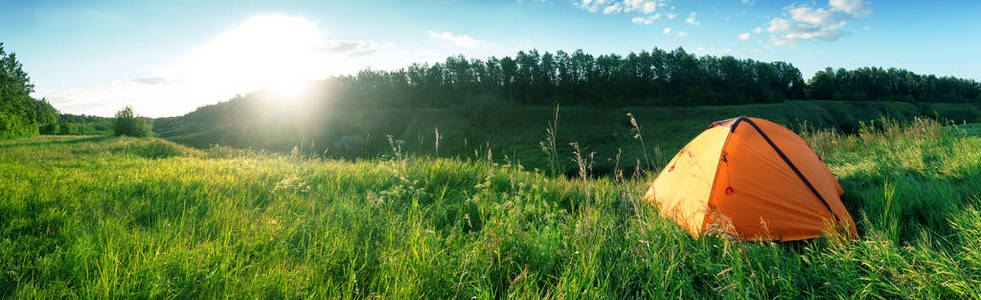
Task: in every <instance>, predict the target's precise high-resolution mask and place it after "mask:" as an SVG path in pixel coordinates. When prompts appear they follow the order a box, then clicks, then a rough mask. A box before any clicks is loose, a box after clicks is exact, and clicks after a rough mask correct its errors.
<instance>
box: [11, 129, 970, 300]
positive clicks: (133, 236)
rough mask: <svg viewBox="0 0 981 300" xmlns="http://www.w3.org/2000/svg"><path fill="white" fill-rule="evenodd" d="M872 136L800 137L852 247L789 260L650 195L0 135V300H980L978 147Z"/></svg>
mask: <svg viewBox="0 0 981 300" xmlns="http://www.w3.org/2000/svg"><path fill="white" fill-rule="evenodd" d="M881 127H884V128H886V130H875V129H874V128H875V127H871V126H870V127H865V128H862V129H861V130H860V131H861V132H862V133H861V134H859V135H852V136H841V135H837V134H834V133H829V132H825V131H818V132H810V133H806V134H804V136H805V137H806V138H807V139H808V140H809V141H810V142H811V144H812V145H813V146H814V147H815V148H816V149H817V151H819V152H820V153H821V155H822V156H823V157H824V158H825V160H826V161H827V162H828V163H829V165H830V167H831V169H832V170H833V171H834V173H835V174H836V175H838V176H839V178H840V180H841V183H842V185H843V186H844V187H845V189H846V190H847V193H846V194H845V202H846V203H847V205H848V206H849V207H850V209H851V211H852V213H853V215H854V216H855V217H856V221H858V223H859V226H860V231H861V233H862V239H861V240H854V241H852V240H844V239H841V238H839V237H836V236H832V237H830V238H827V239H820V240H816V241H812V242H805V243H796V244H774V243H738V242H730V241H726V240H721V239H717V238H711V237H710V238H704V239H701V240H693V239H691V238H690V237H689V236H688V235H687V234H685V233H684V232H683V231H682V230H681V229H680V228H679V227H678V226H676V225H675V224H674V223H672V222H670V221H667V220H665V219H664V218H662V217H660V216H658V214H657V212H656V210H655V209H654V208H653V207H652V206H651V205H648V204H646V203H643V202H642V201H640V200H639V199H638V197H639V195H640V194H641V193H642V191H643V184H642V183H643V182H644V181H645V180H647V179H638V180H636V181H627V182H613V181H611V180H610V179H589V180H568V179H561V178H560V179H555V178H550V177H546V176H544V175H542V174H538V173H532V172H527V171H523V170H520V168H518V167H513V166H508V165H494V164H489V163H486V162H483V161H461V160H456V159H428V158H416V159H409V160H407V161H404V162H401V161H379V160H369V161H354V162H344V161H333V160H331V161H320V160H307V159H301V158H296V157H273V156H268V155H255V154H250V153H248V152H241V151H238V152H239V153H235V152H236V151H233V150H229V149H217V151H213V152H210V153H202V152H200V151H195V150H190V149H186V148H183V147H180V146H177V145H174V144H172V143H167V142H162V141H160V140H153V139H148V140H146V139H145V140H137V139H130V138H104V137H38V138H30V139H20V140H12V141H0V170H3V172H0V195H2V198H0V297H5V296H42V297H63V296H70V295H73V296H81V297H99V298H102V297H104V296H110V295H113V296H150V297H188V296H190V297H193V296H208V295H230V296H233V297H235V296H237V297H250V298H251V297H269V296H301V295H309V296H315V297H322V296H353V297H365V296H368V295H382V296H385V297H390V298H414V297H421V296H427V297H436V298H448V297H458V298H464V297H466V298H469V297H471V296H476V297H478V298H491V297H503V296H518V297H528V298H537V297H541V296H550V297H562V296H579V295H584V296H585V297H599V298H606V297H608V298H624V297H639V296H645V295H646V296H660V297H664V298H666V297H672V298H677V297H682V298H696V297H698V298H701V297H733V298H741V297H746V298H772V297H778V296H780V297H787V298H800V297H808V296H831V297H850V296H870V297H875V296H887V297H888V296H909V297H914V298H970V297H977V296H976V295H979V292H981V291H979V290H978V289H979V286H981V250H979V249H981V214H979V212H978V211H977V210H976V209H975V206H976V205H978V204H979V202H981V138H977V137H971V136H968V135H967V134H965V133H964V132H963V131H959V130H954V129H950V128H944V127H941V126H938V125H936V124H932V123H928V122H920V123H916V124H914V125H913V126H910V127H907V128H905V129H899V128H898V127H897V126H894V125H889V124H887V125H886V126H881ZM972 128H976V126H975V127H972ZM886 191H891V192H886ZM889 195H891V196H889ZM889 199H891V200H889ZM886 203H890V204H889V205H886ZM971 295H975V296H971Z"/></svg>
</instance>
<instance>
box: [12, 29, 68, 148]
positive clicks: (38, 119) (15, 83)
mask: <svg viewBox="0 0 981 300" xmlns="http://www.w3.org/2000/svg"><path fill="white" fill-rule="evenodd" d="M32 92H34V85H33V84H31V78H30V76H28V75H27V72H24V69H23V66H22V65H21V64H20V62H18V61H17V56H16V55H15V54H14V53H7V52H6V51H5V50H4V48H3V43H0V138H11V137H22V136H34V135H38V134H42V133H43V134H52V133H55V131H56V130H57V129H58V111H57V110H55V108H54V107H52V106H51V104H49V103H48V102H47V101H45V100H44V99H41V100H37V99H34V98H31V93H32Z"/></svg>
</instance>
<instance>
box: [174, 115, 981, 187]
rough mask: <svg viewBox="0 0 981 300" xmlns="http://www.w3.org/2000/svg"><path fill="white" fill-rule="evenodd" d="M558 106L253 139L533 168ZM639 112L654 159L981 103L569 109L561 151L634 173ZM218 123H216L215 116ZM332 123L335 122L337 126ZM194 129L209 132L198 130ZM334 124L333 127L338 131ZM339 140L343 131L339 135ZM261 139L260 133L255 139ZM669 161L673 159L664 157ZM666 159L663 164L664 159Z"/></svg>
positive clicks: (192, 134)
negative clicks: (725, 135)
mask: <svg viewBox="0 0 981 300" xmlns="http://www.w3.org/2000/svg"><path fill="white" fill-rule="evenodd" d="M552 110H553V108H552V107H545V106H532V107H529V106H507V105H499V106H490V107H478V108H477V109H476V110H475V109H473V108H469V107H462V108H451V109H403V108H400V109H392V110H382V111H352V112H345V113H343V114H339V115H338V116H333V118H334V119H335V120H336V122H337V123H336V124H335V125H334V126H333V127H340V128H344V129H336V130H335V131H339V132H338V133H336V135H337V136H347V137H357V139H363V140H364V143H363V144H362V143H353V144H345V143H342V142H337V140H333V141H328V142H326V143H325V142H324V138H318V139H313V140H305V142H303V143H298V142H296V141H282V140H281V139H280V138H281V137H282V136H283V135H280V134H277V135H275V136H276V140H277V142H274V143H273V144H270V145H252V146H257V147H265V148H269V149H272V150H278V151H289V150H290V149H291V148H292V147H293V146H294V145H297V144H300V147H305V148H304V150H310V149H311V147H310V146H309V143H310V142H313V144H314V145H313V147H312V148H313V150H311V151H312V152H316V153H318V154H319V153H323V151H324V149H325V148H327V150H329V151H328V154H331V155H332V156H335V157H337V156H341V157H351V156H352V153H353V154H361V155H362V157H378V156H380V155H391V154H392V152H391V147H389V145H388V142H387V140H386V135H393V136H394V137H395V138H397V139H401V140H403V141H404V142H405V143H404V144H403V145H402V147H403V149H404V150H405V151H406V152H409V153H415V154H432V153H433V152H434V149H435V147H434V146H435V145H434V141H435V129H436V128H437V127H438V128H439V131H440V133H441V134H442V135H443V138H442V140H441V142H440V154H441V155H442V156H457V157H470V158H475V157H480V158H486V157H487V152H488V148H490V150H491V152H492V154H493V157H494V158H495V161H498V162H502V163H503V162H505V159H504V158H505V157H504V156H505V155H507V156H508V157H507V158H508V159H509V160H511V161H520V162H521V163H522V165H524V166H526V167H528V169H535V168H538V169H546V168H547V166H548V162H547V161H546V160H544V156H543V155H542V151H541V150H540V147H539V145H538V141H541V140H542V139H543V137H544V135H545V126H546V123H547V122H549V121H550V120H551V116H552ZM628 112H630V113H633V114H634V115H635V116H636V118H637V121H638V122H639V123H640V126H641V128H642V134H643V135H644V138H645V139H646V140H645V142H646V146H647V150H648V152H649V154H648V157H649V158H650V159H651V160H654V161H656V160H657V157H658V156H657V151H658V150H659V151H661V152H663V153H675V152H677V150H678V149H680V148H681V147H682V146H684V144H685V143H687V142H688V140H689V139H690V138H691V137H692V136H694V135H696V134H698V133H699V132H700V131H701V130H702V129H704V128H706V127H707V126H708V125H709V124H710V123H712V122H714V121H717V120H722V119H728V118H731V117H735V116H739V115H747V116H755V117H762V118H766V119H770V120H773V121H776V122H780V123H783V124H791V125H793V124H796V123H799V122H807V123H809V124H812V125H817V126H821V127H834V128H841V129H844V130H846V131H849V132H851V131H854V130H855V129H857V128H858V126H859V123H860V122H861V121H867V120H873V119H876V118H879V117H881V116H884V115H890V116H893V117H896V118H899V119H912V117H913V116H917V115H934V114H938V115H940V116H943V117H945V118H947V119H952V120H956V121H957V122H960V121H961V120H966V121H967V122H978V121H981V119H979V118H981V105H977V104H947V103H939V104H913V103H906V102H844V101H788V102H785V103H776V104H751V105H736V106H699V107H627V108H617V107H562V108H561V113H560V114H561V120H560V126H559V132H558V143H557V145H558V146H559V147H558V148H559V149H558V150H559V153H560V154H562V155H563V156H566V157H568V156H569V155H570V153H571V151H572V149H571V147H569V146H568V143H570V142H577V143H579V144H580V145H581V146H583V147H584V148H585V151H586V153H587V154H588V153H590V152H596V157H595V160H596V161H595V166H594V169H595V172H596V173H600V174H608V173H612V171H613V169H614V167H615V166H616V165H617V162H616V155H617V152H618V149H619V150H622V154H621V162H620V164H619V165H620V166H621V169H626V170H632V169H634V167H635V166H636V164H637V161H638V160H641V161H645V160H646V159H645V157H644V155H643V152H642V151H641V149H642V148H641V146H640V144H639V143H638V141H637V140H635V139H634V138H633V135H634V134H633V133H632V132H631V130H630V124H629V122H628V119H627V117H626V113H628ZM210 121H214V120H210ZM328 127H331V126H328ZM193 128H208V129H207V130H193ZM236 128H237V126H234V125H233V126H229V124H184V125H183V127H174V128H164V127H158V128H155V130H157V133H158V134H159V135H161V136H162V137H164V138H166V139H168V140H173V141H176V142H179V143H182V144H188V145H191V146H196V147H205V148H206V147H208V145H210V144H216V143H218V144H230V145H233V146H240V147H245V146H250V145H248V144H245V143H236V142H235V140H234V139H226V138H225V137H222V133H223V132H227V133H235V132H239V130H238V129H236ZM332 130H334V129H332ZM335 138H336V137H335ZM248 140H249V141H253V140H254V139H251V138H250V139H248ZM660 157H661V159H662V160H666V159H670V155H667V154H665V155H662V156H660ZM662 162H663V161H662ZM558 163H560V164H561V165H562V166H561V167H562V169H564V170H565V171H566V173H569V174H573V173H575V169H576V167H575V164H574V163H572V162H570V161H569V160H566V159H562V160H560V161H559V162H558Z"/></svg>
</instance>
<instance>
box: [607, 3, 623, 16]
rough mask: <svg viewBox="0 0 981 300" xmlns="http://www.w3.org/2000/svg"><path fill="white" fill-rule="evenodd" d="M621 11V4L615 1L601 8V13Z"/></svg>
mask: <svg viewBox="0 0 981 300" xmlns="http://www.w3.org/2000/svg"><path fill="white" fill-rule="evenodd" d="M621 11H623V6H621V5H620V3H615V4H613V5H610V6H607V7H606V8H604V9H603V14H606V15H609V14H617V13H620V12H621Z"/></svg>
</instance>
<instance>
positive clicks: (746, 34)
mask: <svg viewBox="0 0 981 300" xmlns="http://www.w3.org/2000/svg"><path fill="white" fill-rule="evenodd" d="M739 39H740V40H744V41H745V40H748V39H749V32H743V33H741V34H739Z"/></svg>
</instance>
